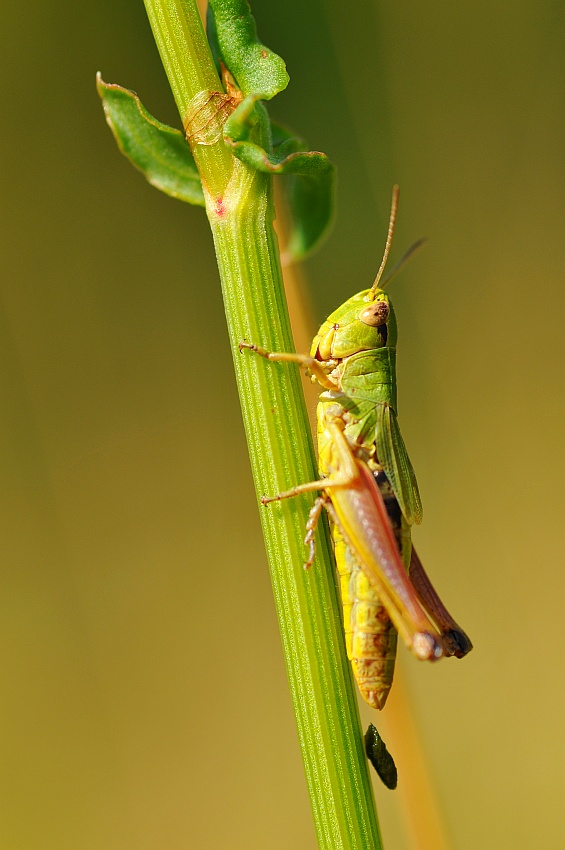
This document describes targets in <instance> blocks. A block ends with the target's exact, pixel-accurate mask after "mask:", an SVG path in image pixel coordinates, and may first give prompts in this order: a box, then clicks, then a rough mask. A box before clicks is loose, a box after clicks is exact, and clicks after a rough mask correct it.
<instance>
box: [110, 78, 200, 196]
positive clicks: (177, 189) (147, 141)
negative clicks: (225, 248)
mask: <svg viewBox="0 0 565 850" xmlns="http://www.w3.org/2000/svg"><path fill="white" fill-rule="evenodd" d="M96 87H97V89H98V94H99V95H100V97H101V99H102V104H103V106H104V112H105V114H106V121H107V122H108V124H109V126H110V129H111V130H112V133H113V134H114V137H115V139H116V142H117V143H118V147H119V149H120V150H121V152H122V153H123V154H124V155H125V156H127V158H128V159H129V161H130V162H131V163H133V165H135V167H136V168H138V169H139V170H140V171H142V172H143V174H144V175H145V177H146V178H147V180H148V181H149V183H151V185H152V186H155V187H156V188H157V189H160V190H161V191H162V192H165V194H167V195H170V196H171V197H172V198H178V199H179V200H180V201H186V202H187V203H189V204H196V205H197V206H201V207H203V206H204V194H203V192H202V184H201V182H200V176H199V174H198V171H197V169H196V165H195V164H194V159H193V158H192V154H191V152H190V148H189V146H188V144H187V142H186V140H185V138H184V136H183V134H182V133H181V132H180V130H175V129H174V128H173V127H168V126H167V125H166V124H161V122H160V121H157V119H156V118H154V117H153V116H152V115H150V113H149V112H148V111H147V110H146V109H145V107H144V106H143V104H142V103H141V101H140V100H139V98H138V97H137V95H136V94H135V92H132V91H129V90H128V89H124V88H122V87H121V86H118V85H114V84H109V83H105V82H104V81H103V79H102V77H101V76H100V74H98V75H97V77H96Z"/></svg>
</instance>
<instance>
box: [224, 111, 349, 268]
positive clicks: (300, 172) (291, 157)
mask: <svg viewBox="0 0 565 850" xmlns="http://www.w3.org/2000/svg"><path fill="white" fill-rule="evenodd" d="M258 99H259V98H258V96H256V95H255V96H250V97H247V98H245V100H244V101H243V103H241V105H240V106H238V108H237V109H236V110H235V112H234V113H233V114H232V115H231V116H230V117H229V119H228V120H227V121H226V124H225V127H224V140H225V142H226V144H228V145H230V146H231V147H232V149H233V152H234V154H235V155H236V156H237V157H238V159H241V160H242V161H243V162H245V163H246V164H247V165H249V166H250V167H251V168H255V169H257V170H258V171H265V172H268V173H270V174H280V175H286V176H287V177H288V180H287V185H286V187H285V188H286V193H285V194H286V198H287V202H288V206H289V208H290V214H291V216H290V217H291V231H290V235H289V242H288V245H287V254H288V256H289V257H290V259H292V260H302V259H304V258H305V257H306V256H307V255H308V254H310V253H312V251H313V250H315V249H316V248H317V247H318V246H319V245H320V243H321V241H322V239H323V238H324V236H325V235H326V234H327V232H328V230H329V228H330V225H331V223H332V220H333V213H334V194H335V167H334V165H333V164H332V163H331V162H330V160H329V159H328V157H327V156H326V155H325V154H324V153H320V152H319V151H308V150H307V147H308V146H307V145H306V143H305V142H304V140H303V139H300V138H298V137H297V136H294V135H293V134H292V133H290V132H289V131H288V130H286V129H284V128H283V127H281V126H279V125H273V146H274V150H273V153H272V154H269V153H267V151H266V150H265V149H264V148H263V147H261V146H260V145H258V144H257V143H256V142H254V141H251V136H252V134H253V132H254V125H253V110H254V108H255V107H256V105H257V101H258ZM275 145H276V146H275Z"/></svg>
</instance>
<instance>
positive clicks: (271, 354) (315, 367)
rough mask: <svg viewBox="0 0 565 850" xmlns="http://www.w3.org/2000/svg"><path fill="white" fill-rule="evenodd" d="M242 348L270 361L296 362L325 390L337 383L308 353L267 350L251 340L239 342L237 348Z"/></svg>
mask: <svg viewBox="0 0 565 850" xmlns="http://www.w3.org/2000/svg"><path fill="white" fill-rule="evenodd" d="M244 348H247V349H249V351H254V352H255V354H258V355H259V356H260V357H264V358H265V359H266V360H271V361H275V362H276V361H280V362H284V363H298V365H299V366H304V368H305V369H308V371H309V372H310V373H311V374H312V375H313V376H314V377H315V378H316V380H317V382H318V383H319V384H320V386H322V387H324V389H326V390H336V389H337V388H338V385H337V383H336V382H335V381H332V379H331V378H330V377H329V375H328V374H327V372H326V371H325V370H324V367H323V366H322V364H321V363H320V362H319V361H318V360H316V358H315V357H310V355H309V354H290V353H288V352H286V351H267V349H266V348H261V346H259V345H254V344H253V343H251V342H240V343H239V350H240V351H243V349H244Z"/></svg>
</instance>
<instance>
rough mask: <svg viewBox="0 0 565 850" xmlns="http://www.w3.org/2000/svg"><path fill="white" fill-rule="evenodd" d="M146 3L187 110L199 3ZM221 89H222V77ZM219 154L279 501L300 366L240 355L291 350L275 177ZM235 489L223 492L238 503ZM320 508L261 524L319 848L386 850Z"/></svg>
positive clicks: (205, 169)
mask: <svg viewBox="0 0 565 850" xmlns="http://www.w3.org/2000/svg"><path fill="white" fill-rule="evenodd" d="M145 5H146V7H147V11H148V14H149V19H150V21H151V25H152V27H153V28H154V32H155V38H156V41H157V43H158V46H159V50H160V52H161V57H162V60H163V64H164V66H165V70H166V71H167V74H168V75H169V79H170V82H171V87H172V88H173V91H174V93H175V97H176V99H177V104H178V107H179V111H180V112H181V115H184V114H185V112H186V108H187V105H188V103H189V102H190V100H191V99H192V98H193V97H195V96H196V95H197V94H198V93H199V92H200V91H202V89H208V90H214V89H213V88H212V83H211V79H210V75H211V73H212V71H214V74H215V70H214V69H213V64H212V60H211V57H210V55H209V51H208V48H207V42H206V37H205V34H204V32H203V29H202V27H201V23H200V19H199V18H198V16H197V9H196V3H195V2H193V0H145ZM173 35H174V36H175V38H176V35H179V38H180V39H181V42H182V43H178V42H175V40H174V38H173ZM183 45H184V46H183ZM195 64H199V65H203V64H205V65H207V66H209V67H207V68H202V67H198V68H196V67H194V65H195ZM216 80H217V77H216ZM216 85H217V86H218V88H217V90H218V91H221V88H220V87H219V81H218V82H217V83H216ZM213 147H217V148H218V150H217V151H216V153H214V152H213V151H210V148H213ZM210 148H208V151H205V152H204V155H201V154H202V151H200V152H199V151H198V150H197V148H196V149H195V150H194V153H195V160H196V162H197V165H198V168H199V170H200V172H201V176H202V182H203V186H204V187H205V195H206V196H207V198H206V200H207V206H206V208H207V213H208V218H209V220H210V225H211V228H212V233H213V236H214V244H215V248H216V254H217V259H218V266H219V270H220V277H221V281H222V288H223V294H224V302H225V308H226V316H227V323H228V329H229V334H230V340H231V345H232V350H233V354H234V362H235V371H236V376H237V383H238V388H239V393H240V399H241V404H242V410H243V419H244V423H245V429H246V434H247V440H248V445H249V452H250V456H251V464H252V468H253V476H254V480H255V485H256V488H257V492H258V494H264V493H269V494H273V493H277V492H280V491H281V490H284V489H288V488H289V487H290V486H292V485H293V484H295V483H298V482H301V481H309V480H312V479H313V478H316V477H317V472H316V469H315V463H314V454H313V447H312V441H311V437H310V431H309V426H308V421H307V417H306V412H305V405H304V400H303V395H302V391H301V387H300V381H299V375H298V371H297V368H296V367H295V366H294V365H292V366H291V365H289V364H282V363H278V364H272V363H269V362H267V361H265V360H263V359H261V358H259V357H257V356H255V355H253V354H252V353H251V352H249V351H243V352H240V351H239V349H238V342H240V341H241V340H247V341H252V342H256V343H258V344H260V345H262V346H264V347H266V348H269V349H271V350H275V351H291V350H293V349H292V339H291V333H290V326H289V321H288V315H287V309H286V303H285V300H284V292H283V285H282V275H281V269H280V263H279V255H278V246H277V241H276V237H275V234H274V231H273V226H272V222H273V218H274V207H273V198H272V178H271V177H270V176H269V175H266V174H263V173H259V172H257V171H255V170H253V169H251V168H249V167H248V166H247V165H245V164H244V163H242V162H241V161H239V160H238V159H236V158H235V157H233V156H232V154H231V152H230V151H228V149H227V148H226V147H225V146H224V144H223V142H218V144H217V145H214V146H210ZM197 155H198V156H197ZM226 157H227V158H228V159H227V162H228V166H229V167H228V168H227V169H226ZM228 184H229V185H228ZM232 486H233V490H235V486H234V483H233V482H232ZM233 490H232V492H225V493H223V494H222V497H223V498H225V499H228V500H229V498H232V497H233ZM311 503H312V499H311V497H310V498H308V497H307V496H301V497H297V498H296V499H291V500H287V501H284V502H280V503H276V504H274V505H269V506H268V507H265V508H261V521H262V524H263V530H264V534H265V541H266V547H267V553H268V557H269V564H270V570H271V577H272V582H273V589H274V595H275V601H276V607H277V613H278V618H279V624H280V629H281V634H282V640H283V646H284V652H285V658H286V664H287V670H288V676H289V680H290V687H291V693H292V699H293V704H294V710H295V715H296V721H297V726H298V732H299V736H300V743H301V747H302V755H303V759H304V765H305V770H306V776H307V782H308V788H309V792H310V798H311V803H312V808H313V812H314V819H315V825H316V830H317V835H318V843H319V847H320V848H322V850H379V848H381V842H380V835H379V828H378V822H377V818H376V812H375V806H374V799H373V793H372V788H371V782H370V778H369V775H368V769H367V761H366V758H365V754H364V751H363V739H362V734H361V729H360V725H359V715H358V708H357V701H356V697H355V693H354V690H353V684H352V679H351V674H350V670H349V665H348V663H347V660H346V658H345V651H344V646H343V635H342V625H341V619H340V612H339V603H338V597H337V590H336V584H335V579H334V567H333V562H332V557H331V554H330V548H331V547H330V545H329V543H328V540H327V535H326V532H325V524H323V523H321V524H320V533H319V535H318V538H319V539H318V557H317V558H316V563H315V564H314V566H313V567H312V569H311V570H310V572H308V573H306V572H305V571H304V569H303V567H302V564H303V561H304V556H305V550H304V544H303V538H304V532H305V524H306V519H307V516H308V510H309V507H310V505H311ZM322 525H323V526H324V528H322Z"/></svg>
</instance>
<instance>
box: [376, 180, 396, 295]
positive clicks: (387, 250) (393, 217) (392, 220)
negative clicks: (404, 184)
mask: <svg viewBox="0 0 565 850" xmlns="http://www.w3.org/2000/svg"><path fill="white" fill-rule="evenodd" d="M399 194H400V189H399V187H398V185H395V186H393V187H392V204H391V207H390V218H389V220H388V233H387V236H386V245H385V252H384V254H383V258H382V260H381V265H380V267H379V270H378V272H377V276H376V278H375V282H374V283H373V285H372V287H371V294H372V295H374V293H375V290H376V289H378V288H379V283H380V280H381V277H382V276H383V272H384V270H385V266H386V261H387V260H388V255H389V254H390V246H391V244H392V237H393V235H394V225H395V224H396V213H397V210H398V195H399Z"/></svg>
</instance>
